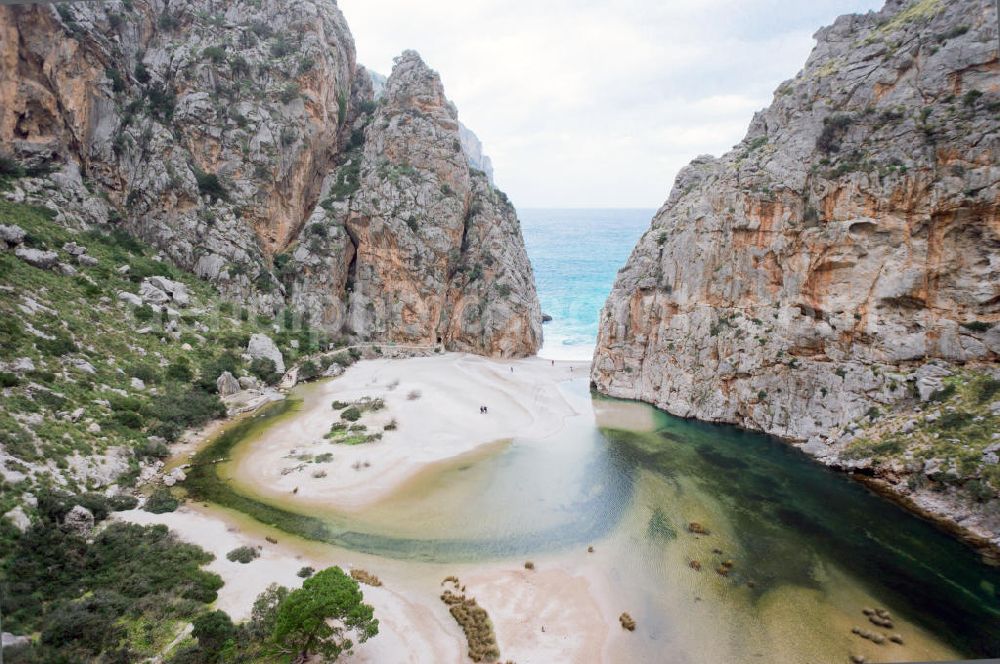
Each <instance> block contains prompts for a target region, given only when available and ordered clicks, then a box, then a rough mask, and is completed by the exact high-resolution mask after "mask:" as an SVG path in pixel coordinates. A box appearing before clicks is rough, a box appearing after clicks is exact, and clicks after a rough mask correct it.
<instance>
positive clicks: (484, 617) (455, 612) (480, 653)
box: [441, 576, 500, 662]
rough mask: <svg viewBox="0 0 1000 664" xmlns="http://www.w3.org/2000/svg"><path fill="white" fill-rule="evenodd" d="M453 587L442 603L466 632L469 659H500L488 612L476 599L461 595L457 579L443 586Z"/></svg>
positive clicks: (445, 582)
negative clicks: (449, 585)
mask: <svg viewBox="0 0 1000 664" xmlns="http://www.w3.org/2000/svg"><path fill="white" fill-rule="evenodd" d="M448 583H450V584H451V585H452V588H450V589H446V590H445V591H444V592H443V593H442V594H441V601H442V602H444V603H445V604H447V605H448V611H449V612H450V613H451V615H452V617H453V618H454V619H455V621H456V622H457V623H458V624H459V626H460V627H461V628H462V631H463V632H465V639H466V641H468V644H469V658H470V659H472V661H473V662H492V661H494V660H496V659H498V658H499V657H500V648H499V647H498V646H497V639H496V634H495V633H494V631H493V623H492V622H491V621H490V616H489V614H487V613H486V610H485V609H484V608H483V607H481V606H479V605H478V604H477V603H476V599H475V598H474V597H466V596H465V594H464V592H462V593H460V592H459V588H460V584H459V581H458V579H457V578H456V577H454V576H449V577H447V578H446V579H445V580H444V581H443V582H442V584H448Z"/></svg>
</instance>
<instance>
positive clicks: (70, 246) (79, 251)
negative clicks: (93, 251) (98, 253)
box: [62, 242, 87, 256]
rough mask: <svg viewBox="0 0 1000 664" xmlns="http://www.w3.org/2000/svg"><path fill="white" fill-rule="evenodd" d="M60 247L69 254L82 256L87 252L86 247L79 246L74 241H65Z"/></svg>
mask: <svg viewBox="0 0 1000 664" xmlns="http://www.w3.org/2000/svg"><path fill="white" fill-rule="evenodd" d="M62 248H63V251H65V252H66V253H67V254H69V255H70V256H82V255H84V254H85V253H87V248H86V247H81V246H80V245H78V244H77V243H76V242H67V243H66V244H64V245H63V247H62Z"/></svg>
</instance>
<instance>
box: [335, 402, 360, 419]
mask: <svg viewBox="0 0 1000 664" xmlns="http://www.w3.org/2000/svg"><path fill="white" fill-rule="evenodd" d="M340 417H341V418H342V419H345V420H347V421H348V422H357V421H358V420H359V419H361V411H360V410H358V408H357V407H356V406H351V407H350V408H348V409H347V410H345V411H344V412H343V413H341V414H340Z"/></svg>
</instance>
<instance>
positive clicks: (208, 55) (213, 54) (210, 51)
mask: <svg viewBox="0 0 1000 664" xmlns="http://www.w3.org/2000/svg"><path fill="white" fill-rule="evenodd" d="M201 55H202V57H204V58H205V59H207V60H211V61H212V62H214V63H215V64H219V63H221V62H223V61H225V59H226V51H225V49H223V48H221V47H219V46H209V47H207V48H206V49H205V50H203V51H202V52H201Z"/></svg>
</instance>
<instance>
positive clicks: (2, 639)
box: [0, 632, 31, 648]
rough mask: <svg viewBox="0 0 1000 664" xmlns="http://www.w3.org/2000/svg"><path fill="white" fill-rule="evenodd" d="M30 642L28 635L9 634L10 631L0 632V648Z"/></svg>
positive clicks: (15, 646)
mask: <svg viewBox="0 0 1000 664" xmlns="http://www.w3.org/2000/svg"><path fill="white" fill-rule="evenodd" d="M30 643H31V637H30V636H24V635H21V634H11V633H10V632H3V633H0V648H18V647H20V646H27V645H28V644H30Z"/></svg>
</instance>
